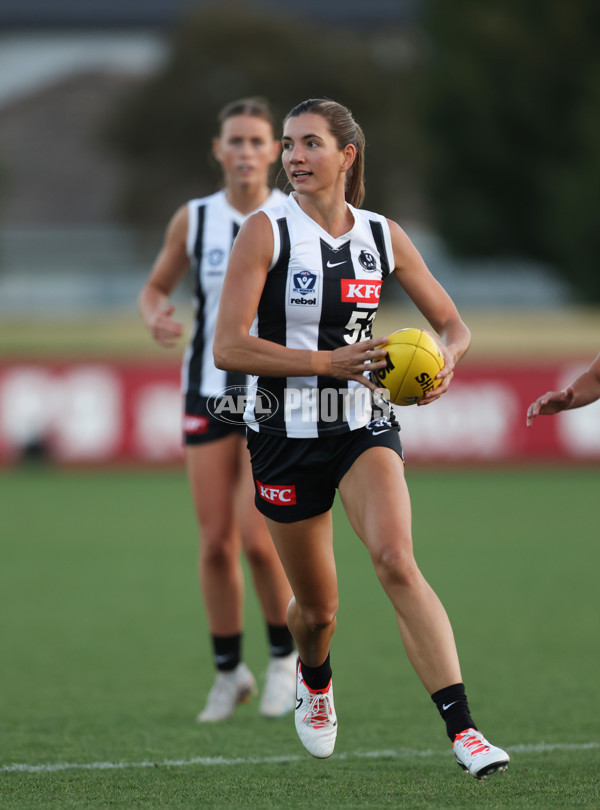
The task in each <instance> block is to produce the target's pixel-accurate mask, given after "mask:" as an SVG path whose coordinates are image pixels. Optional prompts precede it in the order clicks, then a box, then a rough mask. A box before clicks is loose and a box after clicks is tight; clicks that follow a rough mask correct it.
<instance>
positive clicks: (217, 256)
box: [208, 248, 225, 267]
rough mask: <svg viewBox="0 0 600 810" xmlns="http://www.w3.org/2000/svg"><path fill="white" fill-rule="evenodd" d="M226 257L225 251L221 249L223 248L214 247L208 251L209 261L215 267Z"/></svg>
mask: <svg viewBox="0 0 600 810" xmlns="http://www.w3.org/2000/svg"><path fill="white" fill-rule="evenodd" d="M224 258H225V251H224V250H221V248H213V249H212V250H209V251H208V263H209V264H211V265H212V266H213V267H215V266H216V265H217V264H221V262H222V261H223V259H224Z"/></svg>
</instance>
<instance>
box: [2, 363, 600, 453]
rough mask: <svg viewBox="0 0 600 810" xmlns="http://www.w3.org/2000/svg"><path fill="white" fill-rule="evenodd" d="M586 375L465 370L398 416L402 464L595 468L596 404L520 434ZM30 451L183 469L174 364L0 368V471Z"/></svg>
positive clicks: (557, 370) (598, 439) (599, 444)
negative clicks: (532, 413)
mask: <svg viewBox="0 0 600 810" xmlns="http://www.w3.org/2000/svg"><path fill="white" fill-rule="evenodd" d="M582 367H583V366H582V365H581V364H579V363H577V364H571V363H560V364H556V365H547V366H543V367H541V368H538V367H532V366H527V365H523V366H521V365H514V366H513V365H508V364H507V365H492V366H486V365H479V364H467V363H465V364H464V365H463V366H461V367H459V369H458V371H457V374H456V376H455V379H454V381H453V383H452V387H451V389H450V391H449V392H448V393H447V394H446V395H445V396H444V397H442V399H441V400H440V401H439V402H436V403H435V404H433V405H430V406H427V407H421V408H419V407H414V406H413V407H408V408H398V409H397V412H398V418H399V421H400V424H401V426H402V431H401V434H400V435H401V438H402V443H403V445H404V449H405V454H406V458H407V461H409V462H410V461H419V462H421V461H439V462H479V463H482V462H517V463H521V462H538V463H539V462H545V461H561V460H562V461H566V460H568V461H594V460H600V403H594V404H592V405H589V406H587V407H586V408H581V409H578V410H575V411H569V412H565V413H562V414H558V415H557V416H553V417H540V418H538V419H537V420H536V421H535V423H534V425H533V427H531V428H526V426H525V413H526V410H527V406H528V404H529V403H530V402H531V401H533V400H534V399H535V398H536V397H537V396H539V395H540V394H541V393H544V392H545V391H547V390H550V389H558V388H562V387H563V386H564V385H565V384H566V383H567V382H568V381H570V380H571V379H572V378H573V377H574V376H575V374H577V373H578V372H579V371H580V370H581V368H582ZM35 452H37V453H45V454H47V456H48V457H50V458H51V459H52V460H54V461H56V462H58V463H62V464H106V463H151V464H164V463H178V462H180V461H181V459H182V448H181V396H180V387H179V368H178V366H177V365H172V364H151V365H149V364H144V363H139V362H112V361H111V362H98V361H90V362H84V361H80V360H78V361H77V362H65V363H60V362H56V363H54V362H52V363H47V362H29V361H27V362H25V361H19V362H4V363H0V463H2V464H5V465H6V464H11V463H13V462H15V461H17V460H19V459H20V458H22V457H23V456H25V455H27V454H32V453H35Z"/></svg>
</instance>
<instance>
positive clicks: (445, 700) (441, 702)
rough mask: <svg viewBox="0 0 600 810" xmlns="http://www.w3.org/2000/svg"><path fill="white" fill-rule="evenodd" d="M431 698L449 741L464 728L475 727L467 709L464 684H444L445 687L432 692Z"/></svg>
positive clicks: (452, 740)
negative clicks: (443, 722)
mask: <svg viewBox="0 0 600 810" xmlns="http://www.w3.org/2000/svg"><path fill="white" fill-rule="evenodd" d="M431 699H432V700H433V702H434V703H435V705H436V706H437V707H438V711H439V713H440V714H441V715H442V720H444V721H445V723H446V732H447V734H448V736H449V737H450V741H451V742H454V738H455V737H456V735H457V734H460V732H461V731H464V730H465V729H466V728H474V729H477V726H476V725H475V723H474V722H473V718H472V717H471V712H470V711H469V703H468V701H467V695H466V692H465V687H464V684H462V683H455V684H453V685H452V686H446V688H445V689H440V690H439V692H434V693H433V695H432V696H431Z"/></svg>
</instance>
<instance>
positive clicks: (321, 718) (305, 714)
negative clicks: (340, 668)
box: [295, 664, 338, 759]
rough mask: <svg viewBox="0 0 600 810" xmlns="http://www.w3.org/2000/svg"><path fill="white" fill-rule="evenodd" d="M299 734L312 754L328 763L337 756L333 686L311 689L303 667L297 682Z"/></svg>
mask: <svg viewBox="0 0 600 810" xmlns="http://www.w3.org/2000/svg"><path fill="white" fill-rule="evenodd" d="M295 720H296V731H297V732H298V736H299V737H300V742H301V743H302V745H303V746H304V747H305V748H306V750H307V751H308V753H309V754H312V756H313V757H317V759H327V757H330V756H331V755H332V754H333V749H334V748H335V739H336V737H337V728H338V725H337V717H336V714H335V708H334V705H333V685H332V682H331V680H330V681H329V683H328V685H327V688H326V689H319V690H313V689H310V688H309V687H308V686H307V685H306V683H305V681H304V680H303V678H302V671H301V669H300V664H298V677H297V679H296V716H295Z"/></svg>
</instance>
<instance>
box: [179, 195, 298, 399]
mask: <svg viewBox="0 0 600 810" xmlns="http://www.w3.org/2000/svg"><path fill="white" fill-rule="evenodd" d="M285 199H286V195H285V194H284V193H283V192H282V191H279V189H274V190H273V191H272V192H271V194H270V196H269V198H268V199H267V201H266V202H265V204H264V205H265V206H268V205H277V204H280V203H281V202H282V201H284V200H285ZM261 207H262V206H261ZM247 216H249V214H248V215H247ZM247 216H245V215H244V214H241V213H240V212H239V211H237V210H236V209H235V208H233V207H232V206H231V205H229V203H228V202H227V198H226V196H225V190H221V191H218V192H217V193H216V194H211V195H210V196H208V197H201V198H198V199H195V200H190V201H189V202H188V232H187V243H186V248H187V254H188V257H189V259H190V263H191V267H192V271H193V273H194V306H195V322H194V327H193V330H192V336H191V339H190V343H189V345H188V347H187V349H186V351H185V354H184V357H183V365H182V369H181V386H182V389H183V392H184V394H185V393H186V392H187V391H192V390H195V391H196V392H198V393H199V394H201V395H202V396H205V397H211V396H213V395H214V394H216V393H218V392H220V391H223V389H225V388H226V387H227V386H229V385H240V384H243V383H245V381H246V377H245V375H244V374H235V373H230V372H227V371H223V370H221V369H218V368H217V367H216V366H215V364H214V360H213V340H214V335H215V326H216V322H217V312H218V309H219V300H220V297H221V288H222V286H223V280H224V278H225V271H226V270H227V263H228V261H229V254H230V253H231V247H232V245H233V240H234V239H235V237H236V235H237V232H238V231H239V229H240V227H241V225H242V224H243V222H244V220H245V219H246V218H247Z"/></svg>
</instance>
